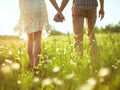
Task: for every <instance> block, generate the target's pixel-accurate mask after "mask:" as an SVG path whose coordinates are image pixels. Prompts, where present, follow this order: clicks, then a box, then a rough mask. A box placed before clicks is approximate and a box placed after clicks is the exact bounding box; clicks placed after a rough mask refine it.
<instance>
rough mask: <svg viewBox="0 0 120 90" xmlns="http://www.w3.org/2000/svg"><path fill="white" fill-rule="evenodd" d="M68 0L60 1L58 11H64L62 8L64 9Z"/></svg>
mask: <svg viewBox="0 0 120 90" xmlns="http://www.w3.org/2000/svg"><path fill="white" fill-rule="evenodd" d="M68 1H69V0H62V4H61V6H60V11H61V12H62V11H63V10H64V8H65V7H66V5H67V3H68Z"/></svg>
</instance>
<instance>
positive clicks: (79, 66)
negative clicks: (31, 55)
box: [0, 34, 120, 90]
mask: <svg viewBox="0 0 120 90" xmlns="http://www.w3.org/2000/svg"><path fill="white" fill-rule="evenodd" d="M96 37H97V44H98V49H99V56H98V57H97V58H96V59H95V60H93V61H91V60H90V56H89V42H88V39H87V37H86V36H84V57H83V58H80V57H79V55H78V54H76V53H74V52H73V40H74V39H73V36H72V35H70V36H67V35H60V36H49V37H48V38H46V39H43V41H42V55H41V57H40V62H39V64H38V66H37V67H36V68H38V69H39V71H38V72H37V75H34V74H33V73H32V72H30V71H29V68H28V65H29V60H28V56H27V52H26V41H23V40H0V70H1V71H0V90H120V86H119V85H120V75H119V74H120V71H119V69H120V39H119V38H120V34H96ZM91 62H93V63H91Z"/></svg>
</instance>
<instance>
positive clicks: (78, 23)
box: [72, 6, 84, 56]
mask: <svg viewBox="0 0 120 90" xmlns="http://www.w3.org/2000/svg"><path fill="white" fill-rule="evenodd" d="M72 19H73V30H74V39H75V42H74V51H76V52H77V53H79V54H80V55H81V56H83V27H84V11H83V10H80V9H78V8H76V7H75V6H73V8H72Z"/></svg>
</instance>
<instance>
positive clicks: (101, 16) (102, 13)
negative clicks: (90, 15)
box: [99, 9, 105, 20]
mask: <svg viewBox="0 0 120 90" xmlns="http://www.w3.org/2000/svg"><path fill="white" fill-rule="evenodd" d="M104 14H105V13H104V9H100V10H99V18H100V20H102V19H103V18H104Z"/></svg>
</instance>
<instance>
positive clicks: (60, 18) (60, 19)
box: [54, 12, 65, 22]
mask: <svg viewBox="0 0 120 90" xmlns="http://www.w3.org/2000/svg"><path fill="white" fill-rule="evenodd" d="M64 20H65V17H64V15H63V14H62V13H61V12H58V13H57V14H56V15H55V16H54V21H55V22H63V21H64Z"/></svg>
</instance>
